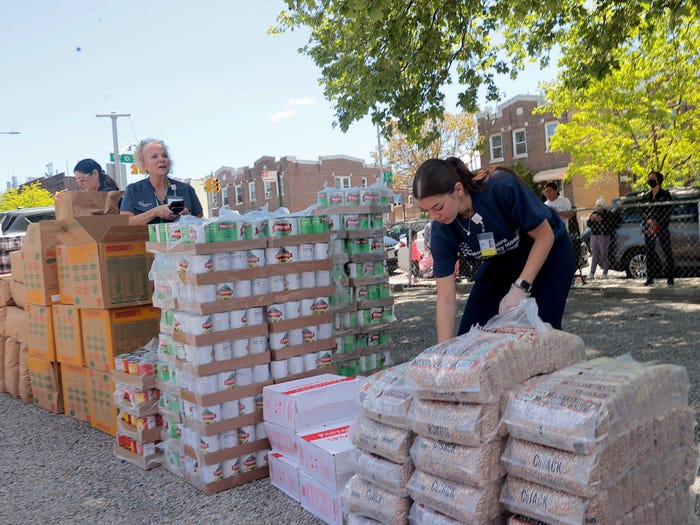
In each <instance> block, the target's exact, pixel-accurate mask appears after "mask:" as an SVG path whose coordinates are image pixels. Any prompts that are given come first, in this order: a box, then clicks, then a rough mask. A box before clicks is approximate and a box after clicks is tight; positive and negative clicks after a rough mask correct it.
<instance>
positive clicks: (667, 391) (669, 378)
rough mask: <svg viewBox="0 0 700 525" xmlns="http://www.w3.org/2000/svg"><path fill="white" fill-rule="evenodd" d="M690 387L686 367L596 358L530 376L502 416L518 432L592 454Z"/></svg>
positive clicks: (682, 400)
mask: <svg viewBox="0 0 700 525" xmlns="http://www.w3.org/2000/svg"><path fill="white" fill-rule="evenodd" d="M689 388H690V383H689V381H688V372H687V370H686V369H685V368H684V367H680V366H676V365H667V364H661V365H653V364H646V363H639V362H637V361H635V360H634V359H633V358H632V357H631V356H630V355H629V354H625V355H623V356H620V357H617V358H599V359H594V360H591V361H586V362H583V363H579V364H576V365H572V366H570V367H567V368H564V369H561V370H558V371H556V372H554V373H552V374H549V375H544V376H539V377H535V378H532V379H530V380H529V381H527V382H526V383H525V384H524V385H522V386H521V387H520V388H519V389H518V390H517V391H515V392H514V393H513V394H512V395H511V396H510V397H509V400H508V403H507V407H506V411H505V414H504V416H503V420H504V422H505V424H506V426H507V427H508V432H509V433H510V434H511V435H512V436H514V437H516V438H519V439H523V440H526V441H533V442H535V443H540V444H542V445H546V446H550V447H554V448H561V449H563V450H569V451H571V452H576V453H579V454H591V453H594V452H596V451H599V450H601V449H602V448H604V447H605V444H606V443H610V442H611V441H614V440H615V439H617V438H618V437H619V436H620V435H622V434H623V433H624V432H625V431H626V430H629V429H631V428H633V427H634V426H635V425H636V423H637V422H638V421H639V420H643V419H651V418H653V417H654V416H655V415H658V414H660V413H663V412H665V411H667V410H670V409H672V408H675V407H679V406H683V405H687V404H688V390H689Z"/></svg>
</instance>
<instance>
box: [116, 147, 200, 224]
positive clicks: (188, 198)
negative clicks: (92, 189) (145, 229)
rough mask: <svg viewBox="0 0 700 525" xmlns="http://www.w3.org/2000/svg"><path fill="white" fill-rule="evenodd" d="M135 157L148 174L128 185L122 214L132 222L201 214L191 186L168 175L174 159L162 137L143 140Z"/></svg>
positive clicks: (139, 222)
mask: <svg viewBox="0 0 700 525" xmlns="http://www.w3.org/2000/svg"><path fill="white" fill-rule="evenodd" d="M134 160H135V161H136V164H137V165H138V166H139V167H140V168H142V169H143V170H145V171H146V173H147V174H148V177H147V178H145V179H143V180H140V181H138V182H134V183H132V184H129V185H128V186H127V187H126V191H125V192H124V198H123V200H122V204H121V207H120V214H121V215H128V216H129V224H156V223H161V222H173V221H175V220H177V218H178V217H179V216H180V215H183V214H185V215H187V214H192V215H194V216H195V217H201V216H202V205H201V204H200V202H199V199H198V198H197V194H196V193H195V192H194V189H193V188H192V186H190V185H189V184H187V183H185V182H181V181H179V180H175V179H172V178H170V177H168V174H169V173H170V168H171V166H172V162H171V160H170V154H169V153H168V147H167V146H166V145H165V143H164V142H163V141H162V140H158V139H144V140H142V141H141V142H140V143H139V145H138V146H137V147H136V154H135V155H134Z"/></svg>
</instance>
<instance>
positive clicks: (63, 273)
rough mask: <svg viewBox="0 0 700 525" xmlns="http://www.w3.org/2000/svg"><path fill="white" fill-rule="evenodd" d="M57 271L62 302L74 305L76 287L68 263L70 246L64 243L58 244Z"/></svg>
mask: <svg viewBox="0 0 700 525" xmlns="http://www.w3.org/2000/svg"><path fill="white" fill-rule="evenodd" d="M56 273H57V275H58V293H59V295H60V297H61V298H60V302H61V304H69V305H71V306H73V301H74V300H75V287H74V286H73V279H72V273H71V271H70V266H69V264H68V248H67V247H66V246H64V245H63V244H59V245H58V246H56Z"/></svg>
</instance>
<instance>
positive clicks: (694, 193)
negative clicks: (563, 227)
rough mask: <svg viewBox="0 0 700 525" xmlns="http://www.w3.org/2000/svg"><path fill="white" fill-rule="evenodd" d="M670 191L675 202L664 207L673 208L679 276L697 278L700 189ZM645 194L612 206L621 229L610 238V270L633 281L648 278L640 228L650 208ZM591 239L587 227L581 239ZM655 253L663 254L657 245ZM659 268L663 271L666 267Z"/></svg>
mask: <svg viewBox="0 0 700 525" xmlns="http://www.w3.org/2000/svg"><path fill="white" fill-rule="evenodd" d="M669 191H670V192H671V196H672V198H673V200H672V201H671V202H669V203H667V204H662V205H663V206H670V207H671V223H670V225H669V231H670V233H671V249H672V250H673V256H674V259H675V263H676V276H679V275H694V274H697V273H698V272H700V227H699V226H698V206H699V205H700V188H670V189H669ZM645 193H646V192H635V193H629V194H627V195H625V196H624V197H621V198H620V199H619V200H618V201H616V202H615V204H614V205H613V206H612V207H611V211H612V212H613V213H615V214H616V215H617V218H618V220H619V226H618V227H617V229H616V230H615V232H614V234H613V235H612V236H611V238H610V248H609V251H608V253H609V255H608V257H609V260H610V269H612V270H616V271H622V272H625V274H626V275H627V277H630V278H634V279H644V278H646V277H647V257H646V248H645V246H644V236H643V235H642V229H641V225H642V221H643V218H642V210H643V209H644V207H645V206H647V205H648V204H647V203H644V202H642V198H643V196H644V194H645ZM590 236H591V232H590V228H587V229H586V230H585V231H584V232H583V234H582V237H583V239H584V240H585V241H586V242H587V243H590ZM589 246H590V244H589ZM656 251H657V254H656V255H657V257H658V256H661V255H662V254H661V248H660V247H659V246H658V243H657V247H656ZM661 260H662V261H663V260H664V259H663V258H662V259H661ZM658 267H659V268H663V265H659V266H658ZM661 271H663V270H661ZM653 277H658V276H653Z"/></svg>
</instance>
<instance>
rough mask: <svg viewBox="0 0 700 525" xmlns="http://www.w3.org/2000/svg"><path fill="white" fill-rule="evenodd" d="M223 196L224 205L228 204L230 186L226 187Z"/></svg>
mask: <svg viewBox="0 0 700 525" xmlns="http://www.w3.org/2000/svg"><path fill="white" fill-rule="evenodd" d="M221 197H222V202H223V203H224V206H228V188H224V190H223V191H222V192H221Z"/></svg>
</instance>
